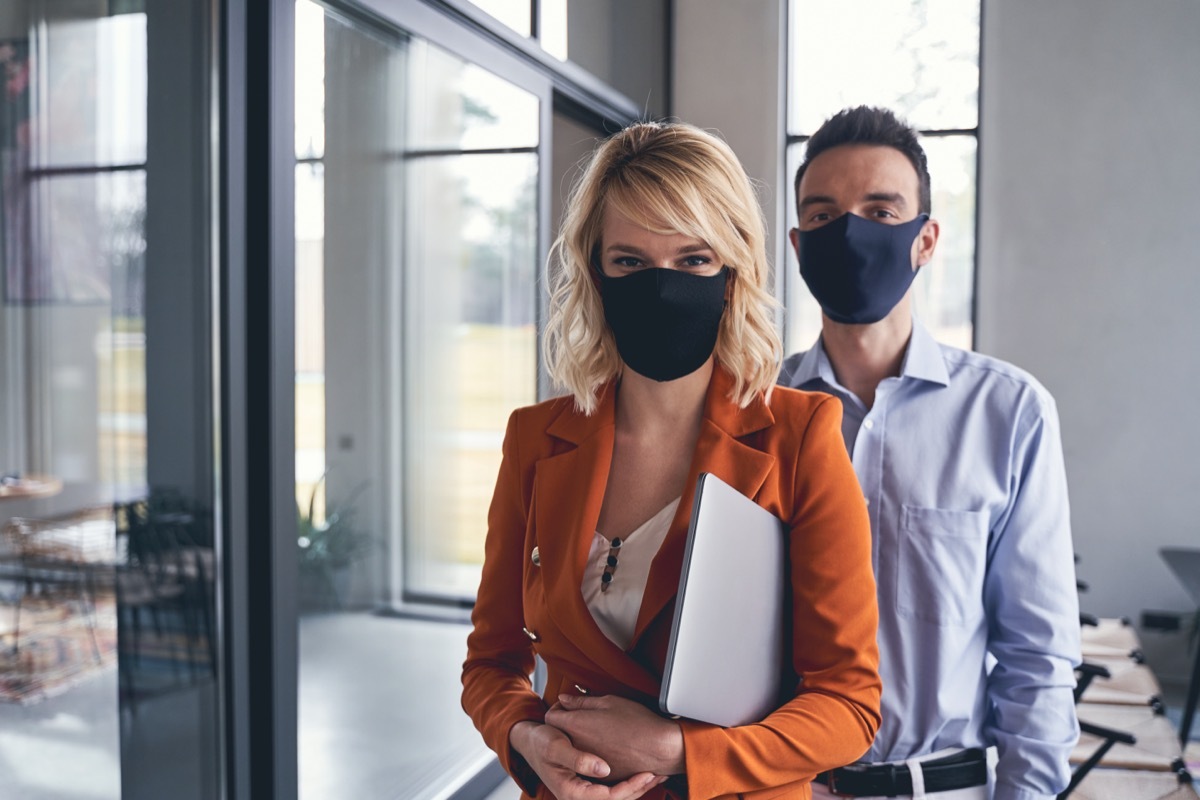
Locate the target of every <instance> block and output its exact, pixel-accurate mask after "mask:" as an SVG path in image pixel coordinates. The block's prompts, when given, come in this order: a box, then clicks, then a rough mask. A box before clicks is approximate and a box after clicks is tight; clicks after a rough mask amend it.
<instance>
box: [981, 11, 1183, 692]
mask: <svg viewBox="0 0 1200 800" xmlns="http://www.w3.org/2000/svg"><path fill="white" fill-rule="evenodd" d="M1198 42H1200V4H1197V3H1195V2H1193V0H1155V2H1152V3H1127V2H1121V1H1120V0H1065V1H1060V2H1057V3H1044V2H1038V0H1018V1H1017V2H1013V1H1012V0H1004V2H990V3H987V8H986V16H985V22H984V49H983V52H984V63H983V72H982V78H983V108H982V123H983V130H982V136H981V138H982V144H981V159H982V163H981V171H980V212H981V216H980V231H979V233H980V237H979V248H980V249H979V281H978V286H977V297H978V303H979V306H978V317H977V325H978V327H977V347H978V349H979V350H981V351H983V352H986V353H990V354H993V355H996V356H999V357H1001V358H1004V359H1007V360H1010V361H1013V362H1015V363H1016V364H1019V365H1020V366H1022V367H1025V368H1026V369H1028V370H1030V371H1031V372H1033V373H1034V374H1035V375H1036V376H1038V377H1039V378H1040V379H1041V380H1042V382H1043V383H1045V384H1046V386H1047V387H1048V388H1049V389H1050V390H1051V392H1053V393H1054V395H1055V397H1056V398H1057V399H1058V405H1059V411H1060V414H1061V416H1062V424H1063V439H1064V446H1065V450H1066V458H1067V469H1068V478H1069V481H1070V489H1071V509H1072V511H1071V517H1072V524H1073V527H1074V532H1075V544H1076V550H1077V551H1078V552H1079V554H1080V556H1081V559H1082V560H1081V563H1080V566H1079V574H1080V577H1082V578H1084V579H1086V580H1087V581H1089V583H1090V584H1091V586H1092V591H1091V592H1090V593H1088V594H1087V595H1085V596H1084V597H1083V599H1082V603H1083V606H1084V608H1085V609H1087V610H1090V611H1093V612H1095V613H1099V614H1105V615H1129V616H1132V617H1137V615H1138V614H1139V613H1140V611H1141V610H1142V609H1145V608H1164V609H1186V608H1191V607H1193V603H1192V602H1191V601H1190V600H1189V599H1188V598H1187V596H1186V595H1185V593H1184V592H1183V590H1182V589H1181V587H1180V586H1179V585H1178V583H1177V582H1176V580H1175V579H1174V578H1173V577H1172V576H1171V574H1170V573H1169V572H1168V571H1167V569H1166V567H1165V566H1164V565H1163V563H1162V561H1161V559H1160V558H1159V556H1158V552H1157V551H1158V548H1159V547H1162V546H1164V545H1171V544H1174V545H1191V546H1200V523H1198V522H1197V519H1198V518H1200V514H1198V513H1197V512H1198V503H1200V501H1198V498H1200V492H1198V491H1197V477H1198V476H1200V475H1198V472H1200V470H1198V467H1197V462H1196V453H1197V452H1200V421H1197V419H1196V417H1194V416H1193V415H1192V414H1191V413H1190V412H1188V411H1187V409H1188V408H1190V407H1193V406H1194V402H1195V400H1194V398H1195V397H1196V395H1197V393H1198V392H1200V346H1198V345H1200V315H1198V313H1197V311H1198V309H1197V304H1198V303H1200V263H1198V262H1200V243H1198V242H1197V241H1196V240H1195V239H1194V238H1193V237H1194V231H1196V230H1197V229H1198V223H1197V220H1196V208H1195V206H1196V198H1197V192H1198V191H1200V188H1198V187H1200V150H1198V149H1197V146H1196V143H1195V137H1196V132H1197V131H1198V130H1200V102H1197V100H1198V97H1197V87H1198V86H1200V46H1198V44H1197V43H1198ZM1180 411H1182V413H1179V412H1180ZM1144 638H1146V639H1147V642H1148V644H1153V643H1156V642H1159V638H1158V637H1154V636H1152V635H1150V636H1146V637H1144ZM1160 644H1161V646H1160V647H1159V649H1160V650H1161V651H1162V652H1161V653H1158V654H1154V653H1152V654H1151V663H1153V664H1155V665H1156V666H1159V667H1160V668H1161V669H1162V671H1163V672H1164V673H1167V674H1166V675H1165V677H1167V678H1170V677H1171V676H1172V675H1173V674H1176V675H1177V674H1179V673H1180V672H1181V670H1182V667H1183V663H1184V659H1183V652H1184V648H1183V644H1182V640H1181V638H1180V637H1174V639H1173V640H1164V641H1161V643H1160Z"/></svg>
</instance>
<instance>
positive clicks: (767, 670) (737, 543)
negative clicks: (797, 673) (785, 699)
mask: <svg viewBox="0 0 1200 800" xmlns="http://www.w3.org/2000/svg"><path fill="white" fill-rule="evenodd" d="M786 575H787V549H786V547H785V533H784V526H783V523H782V522H781V521H780V520H779V518H777V517H776V516H775V515H773V514H771V512H769V511H767V510H766V509H764V508H762V507H761V506H759V505H758V504H757V503H755V502H754V501H753V500H751V499H750V498H748V497H746V496H745V495H743V494H741V493H740V492H738V491H737V490H736V489H734V488H733V487H731V486H729V484H727V483H725V482H723V481H722V480H720V479H719V478H717V477H716V476H714V475H711V474H708V473H704V474H702V475H701V476H700V480H699V484H698V485H697V487H696V500H695V504H694V505H693V507H692V520H691V527H690V528H689V529H688V539H687V549H686V550H685V552H684V557H683V573H682V575H681V577H680V580H679V595H678V597H677V598H676V603H675V622H674V625H673V626H672V629H671V642H670V646H669V649H668V650H667V663H666V668H665V671H664V673H663V682H662V691H661V692H660V693H659V696H658V703H659V707H660V708H661V709H662V710H663V712H664V713H666V714H670V715H672V716H679V717H687V718H688V719H694V720H699V721H701V722H711V723H714V724H717V725H723V726H727V727H728V726H732V725H746V724H748V723H752V722H759V721H761V720H762V719H763V718H764V717H765V716H766V715H767V714H769V713H771V712H772V711H774V710H775V708H777V707H778V705H779V701H780V684H781V681H782V678H783V663H784V652H785V639H784V636H785V631H784V597H785V595H784V581H785V579H786Z"/></svg>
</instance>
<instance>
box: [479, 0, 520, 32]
mask: <svg viewBox="0 0 1200 800" xmlns="http://www.w3.org/2000/svg"><path fill="white" fill-rule="evenodd" d="M471 3H472V4H473V5H476V6H479V7H480V8H481V9H483V10H484V11H486V12H487V13H489V14H491V15H492V16H493V17H495V18H496V19H497V20H499V21H500V22H502V23H503V24H505V25H507V26H508V27H510V28H512V29H513V30H514V31H516V32H517V33H519V34H521V35H522V36H529V35H531V34H532V31H530V30H529V24H530V22H531V21H532V20H533V11H532V10H531V7H530V0H471Z"/></svg>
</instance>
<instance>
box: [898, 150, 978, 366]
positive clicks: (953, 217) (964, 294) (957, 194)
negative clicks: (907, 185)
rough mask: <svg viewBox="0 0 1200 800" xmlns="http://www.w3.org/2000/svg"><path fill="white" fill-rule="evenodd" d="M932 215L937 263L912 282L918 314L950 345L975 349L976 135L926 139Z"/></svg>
mask: <svg viewBox="0 0 1200 800" xmlns="http://www.w3.org/2000/svg"><path fill="white" fill-rule="evenodd" d="M921 145H922V146H923V147H924V148H925V155H926V156H927V157H928V158H929V177H930V181H931V187H930V188H931V189H932V193H933V196H932V205H933V215H934V217H935V218H936V219H937V220H938V222H940V223H941V228H942V232H941V237H940V238H939V239H938V246H937V250H935V251H934V253H933V260H932V261H930V262H929V263H928V264H926V265H925V266H924V267H922V268H921V274H920V275H918V276H917V280H915V281H914V282H913V288H914V298H915V302H916V309H917V314H919V315H920V317H921V319H922V320H923V321H924V322H925V324H926V325H928V326H929V329H930V330H931V331H932V332H933V335H934V336H935V337H936V338H937V339H938V340H939V341H942V342H945V343H946V344H951V345H954V346H955V347H961V348H963V349H965V350H969V349H971V346H972V339H973V335H974V325H973V324H972V318H971V302H972V299H973V298H974V295H975V164H976V158H975V151H976V149H977V143H976V139H975V137H974V136H941V137H933V136H930V137H926V138H924V139H923V140H922V141H921Z"/></svg>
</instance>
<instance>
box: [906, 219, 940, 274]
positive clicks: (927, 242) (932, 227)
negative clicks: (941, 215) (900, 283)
mask: <svg viewBox="0 0 1200 800" xmlns="http://www.w3.org/2000/svg"><path fill="white" fill-rule="evenodd" d="M941 232H942V226H941V225H939V224H938V221H937V220H936V219H933V218H932V217H931V218H930V219H928V220H926V221H925V224H924V225H923V226H922V227H921V232H920V233H918V234H917V238H916V240H915V241H914V242H913V250H914V251H915V252H914V254H913V264H914V266H913V269H916V268H917V267H923V266H925V265H926V264H928V263H929V262H930V261H932V260H933V251H934V250H935V249H936V248H937V243H938V236H939V235H940V234H941Z"/></svg>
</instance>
